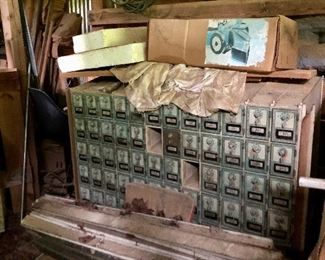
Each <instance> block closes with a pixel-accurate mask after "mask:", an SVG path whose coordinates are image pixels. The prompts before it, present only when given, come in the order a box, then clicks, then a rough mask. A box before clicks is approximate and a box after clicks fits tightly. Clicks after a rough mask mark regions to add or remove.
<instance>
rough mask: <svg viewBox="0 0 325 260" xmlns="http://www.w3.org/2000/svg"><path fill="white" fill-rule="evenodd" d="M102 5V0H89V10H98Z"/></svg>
mask: <svg viewBox="0 0 325 260" xmlns="http://www.w3.org/2000/svg"><path fill="white" fill-rule="evenodd" d="M104 7H105V5H104V0H91V10H100V9H103V8H104Z"/></svg>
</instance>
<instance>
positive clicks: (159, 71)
mask: <svg viewBox="0 0 325 260" xmlns="http://www.w3.org/2000/svg"><path fill="white" fill-rule="evenodd" d="M111 71H112V73H113V74H114V75H115V76H116V77H117V78H118V79H119V80H120V81H122V82H124V83H128V85H127V87H126V95H127V97H128V99H129V101H130V102H131V103H132V104H133V105H134V106H135V107H136V108H137V109H138V111H140V112H144V111H150V110H155V109H158V108H159V107H160V106H161V105H168V104H170V103H174V104H175V105H177V106H178V107H180V108H181V109H182V110H184V111H186V112H189V113H191V114H193V115H198V116H202V117H206V116H210V115H211V114H212V113H214V112H216V111H218V110H220V109H221V110H226V111H230V112H233V113H237V112H238V108H239V105H240V102H241V100H242V98H243V94H244V90H245V82H246V73H245V72H238V71H229V70H219V69H212V68H205V69H201V68H196V67H186V66H185V65H183V64H179V65H175V66H173V65H170V64H167V63H155V62H141V63H138V64H136V65H130V66H127V67H115V68H113V69H112V70H111Z"/></svg>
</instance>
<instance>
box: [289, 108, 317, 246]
mask: <svg viewBox="0 0 325 260" xmlns="http://www.w3.org/2000/svg"><path fill="white" fill-rule="evenodd" d="M315 113H316V111H315V106H314V107H313V109H312V111H311V112H310V113H309V114H308V115H306V116H305V118H304V119H303V121H302V125H301V132H300V136H301V139H300V145H299V160H298V175H299V176H298V178H299V177H309V176H310V174H311V165H312V151H313V136H314V125H315V116H316V115H315ZM308 197H309V192H308V189H305V188H302V187H297V189H296V197H295V204H296V207H295V209H296V210H295V219H294V227H295V229H294V233H293V236H292V237H293V239H292V240H293V241H292V244H293V246H294V248H295V249H298V250H300V251H301V252H302V251H303V250H304V246H305V238H306V225H307V212H308Z"/></svg>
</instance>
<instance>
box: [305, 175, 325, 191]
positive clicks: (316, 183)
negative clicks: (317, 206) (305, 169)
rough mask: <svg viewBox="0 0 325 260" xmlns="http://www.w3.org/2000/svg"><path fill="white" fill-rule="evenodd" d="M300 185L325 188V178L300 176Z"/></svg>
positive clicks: (318, 188) (319, 188)
mask: <svg viewBox="0 0 325 260" xmlns="http://www.w3.org/2000/svg"><path fill="white" fill-rule="evenodd" d="M299 187H304V188H310V189H317V190H325V179H318V178H307V177H300V178H299Z"/></svg>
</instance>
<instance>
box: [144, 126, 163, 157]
mask: <svg viewBox="0 0 325 260" xmlns="http://www.w3.org/2000/svg"><path fill="white" fill-rule="evenodd" d="M146 146H147V150H148V152H149V153H155V154H162V151H163V149H162V130H161V128H157V127H147V128H146Z"/></svg>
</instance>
